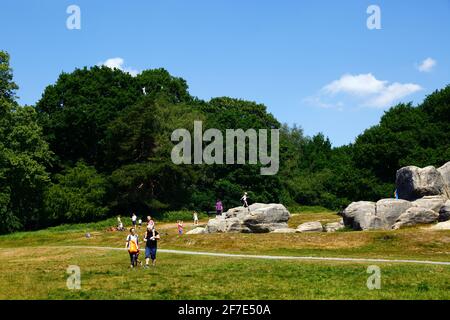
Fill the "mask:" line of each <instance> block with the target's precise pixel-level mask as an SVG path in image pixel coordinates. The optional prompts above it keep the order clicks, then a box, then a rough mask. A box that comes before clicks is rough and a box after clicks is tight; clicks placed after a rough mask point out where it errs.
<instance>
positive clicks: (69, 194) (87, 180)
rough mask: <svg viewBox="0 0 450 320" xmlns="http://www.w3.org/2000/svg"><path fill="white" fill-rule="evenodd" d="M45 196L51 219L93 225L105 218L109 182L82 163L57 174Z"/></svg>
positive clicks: (54, 221)
mask: <svg viewBox="0 0 450 320" xmlns="http://www.w3.org/2000/svg"><path fill="white" fill-rule="evenodd" d="M56 181H57V184H54V185H52V186H51V187H50V188H49V189H48V191H47V192H46V196H45V208H46V210H47V212H48V218H49V219H50V221H51V222H52V223H53V224H55V223H68V222H89V221H96V220H100V219H102V218H104V217H105V216H106V213H107V212H108V208H107V206H106V205H105V202H106V195H107V192H108V182H107V180H106V178H105V177H104V176H102V175H101V174H99V173H97V171H96V170H95V168H94V167H92V166H88V165H86V164H85V163H83V162H78V163H77V164H76V166H75V167H73V168H69V169H67V170H65V171H64V173H63V174H57V175H56Z"/></svg>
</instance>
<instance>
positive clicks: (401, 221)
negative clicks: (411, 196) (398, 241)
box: [392, 207, 439, 229]
mask: <svg viewBox="0 0 450 320" xmlns="http://www.w3.org/2000/svg"><path fill="white" fill-rule="evenodd" d="M438 217H439V214H438V213H437V212H436V211H433V210H430V209H425V208H421V207H411V208H409V209H408V210H406V212H405V213H403V214H402V215H400V217H399V218H398V219H397V221H396V222H395V224H394V225H393V227H392V229H399V228H401V227H407V226H414V225H417V224H426V223H433V222H436V221H437V219H438Z"/></svg>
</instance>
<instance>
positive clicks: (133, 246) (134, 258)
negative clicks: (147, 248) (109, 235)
mask: <svg viewBox="0 0 450 320" xmlns="http://www.w3.org/2000/svg"><path fill="white" fill-rule="evenodd" d="M138 238H139V237H138V235H137V234H136V230H135V229H134V228H131V229H130V234H129V235H128V236H127V242H126V243H125V248H126V249H128V253H129V254H130V262H131V268H134V267H137V264H138V252H139V239H138Z"/></svg>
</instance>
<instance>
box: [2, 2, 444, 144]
mask: <svg viewBox="0 0 450 320" xmlns="http://www.w3.org/2000/svg"><path fill="white" fill-rule="evenodd" d="M72 4H74V5H78V6H79V7H80V9H81V29H80V30H69V29H67V27H66V20H67V18H68V17H69V14H68V13H66V9H67V7H68V6H69V5H72ZM372 4H375V5H378V6H379V7H380V9H381V30H369V29H368V28H367V26H366V20H367V18H368V17H369V14H367V12H366V10H367V8H368V6H369V5H372ZM449 36H450V0H433V1H425V0H415V1H406V0H395V1H394V0H390V1H377V0H372V1H365V0H345V1H331V0H328V1H323V0H311V1H302V0H297V1H294V0H292V1H287V0H277V1H275V0H273V1H264V0H240V1H238V0H134V1H117V0H108V1H105V0H96V1H92V0H86V1H85V0H83V1H82V0H71V1H63V0H54V1H50V0H40V1H38V0H36V1H24V0H1V6H0V49H3V50H7V51H8V52H9V53H10V54H11V64H12V67H13V69H14V75H15V80H16V82H17V83H18V84H19V86H20V90H19V91H18V95H19V97H20V100H19V101H20V103H22V104H34V103H35V102H36V101H37V100H38V99H39V98H40V96H41V94H42V92H43V90H44V88H45V87H46V86H47V85H49V84H52V83H54V82H55V81H56V79H57V77H58V75H59V74H60V73H61V71H66V72H70V71H72V70H74V68H76V67H83V66H92V65H95V64H98V63H102V62H106V61H107V60H108V59H112V58H120V59H122V60H123V63H122V64H120V63H119V64H117V61H116V65H117V66H120V67H121V68H123V69H126V70H129V71H131V72H133V70H135V71H137V72H139V71H142V70H144V69H149V68H159V67H163V68H166V69H167V70H168V71H169V72H170V73H171V74H173V75H175V76H180V77H183V78H184V79H186V80H187V82H188V84H189V86H190V92H191V94H192V95H194V96H198V97H199V98H202V99H206V100H209V99H210V98H211V97H217V96H230V97H235V98H242V99H246V100H252V101H256V102H259V103H264V104H265V105H266V106H267V107H268V110H269V111H270V112H271V113H273V114H274V115H275V116H276V117H277V119H279V120H280V121H281V122H286V123H288V124H294V123H296V124H298V125H299V126H301V127H302V128H303V129H304V130H305V133H306V134H308V135H313V134H316V133H318V132H323V133H324V134H325V135H327V136H328V137H329V138H330V139H331V141H332V142H333V145H336V146H338V145H342V144H346V143H350V142H352V141H353V140H354V138H355V137H356V136H357V135H358V134H360V133H362V132H363V131H364V129H366V128H368V127H370V126H372V125H374V124H376V123H378V121H379V119H380V117H381V116H382V114H383V112H384V111H385V110H386V109H388V107H389V106H390V105H393V104H395V103H397V102H399V101H402V102H409V101H412V102H414V103H415V104H417V103H420V102H421V101H422V100H423V99H424V97H425V96H426V95H428V94H430V93H431V92H433V91H434V90H436V89H439V88H442V87H444V86H445V85H447V84H450V79H449V75H450V41H449V40H450V37H449ZM122 60H118V61H119V62H121V61H122ZM110 62H111V61H110Z"/></svg>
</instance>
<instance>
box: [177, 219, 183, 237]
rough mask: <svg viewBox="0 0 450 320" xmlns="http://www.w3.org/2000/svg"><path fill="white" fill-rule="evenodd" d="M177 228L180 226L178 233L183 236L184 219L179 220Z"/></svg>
mask: <svg viewBox="0 0 450 320" xmlns="http://www.w3.org/2000/svg"><path fill="white" fill-rule="evenodd" d="M177 228H178V234H179V235H180V236H181V235H182V234H183V221H181V220H178V223H177Z"/></svg>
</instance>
